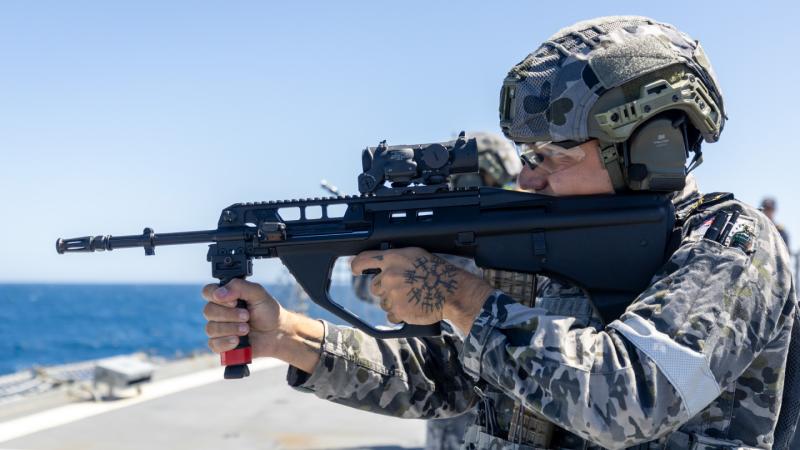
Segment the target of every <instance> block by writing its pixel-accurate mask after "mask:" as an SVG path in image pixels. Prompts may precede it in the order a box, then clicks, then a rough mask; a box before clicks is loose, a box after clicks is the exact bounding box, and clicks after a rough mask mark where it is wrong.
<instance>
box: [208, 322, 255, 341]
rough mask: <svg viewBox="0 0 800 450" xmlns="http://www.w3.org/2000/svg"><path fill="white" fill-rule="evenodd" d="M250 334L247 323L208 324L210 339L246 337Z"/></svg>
mask: <svg viewBox="0 0 800 450" xmlns="http://www.w3.org/2000/svg"><path fill="white" fill-rule="evenodd" d="M249 332H250V327H249V326H248V325H247V324H246V323H227V322H208V323H207V324H206V336H208V337H210V338H218V337H230V336H244V335H246V334H247V333H249Z"/></svg>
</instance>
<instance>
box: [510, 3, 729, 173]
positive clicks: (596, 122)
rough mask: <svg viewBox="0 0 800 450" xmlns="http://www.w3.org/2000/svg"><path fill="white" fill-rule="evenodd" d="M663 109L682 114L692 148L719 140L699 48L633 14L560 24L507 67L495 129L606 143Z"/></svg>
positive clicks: (711, 77) (710, 76)
mask: <svg viewBox="0 0 800 450" xmlns="http://www.w3.org/2000/svg"><path fill="white" fill-rule="evenodd" d="M669 111H679V112H682V113H684V114H685V116H686V117H687V118H688V122H689V123H688V125H691V127H690V128H692V129H693V137H696V143H695V142H693V143H691V144H692V145H690V147H692V148H691V149H692V150H699V144H700V140H701V139H705V140H706V141H707V142H716V141H717V140H718V139H719V136H720V133H721V132H722V128H723V126H724V123H725V113H724V109H723V102H722V93H721V91H720V88H719V83H718V82H717V79H716V75H715V74H714V71H713V69H712V68H711V64H710V62H709V60H708V58H707V57H706V55H705V52H704V51H703V48H702V47H701V46H700V44H699V42H697V41H695V40H692V39H691V38H690V37H689V36H687V35H686V34H684V33H682V32H680V31H679V30H677V29H676V28H675V27H673V26H672V25H668V24H664V23H660V22H656V21H654V20H652V19H649V18H647V17H637V16H612V17H601V18H597V19H592V20H587V21H583V22H579V23H577V24H575V25H572V26H570V27H567V28H564V29H562V30H561V31H559V32H557V33H556V34H554V35H553V36H551V37H550V38H549V39H548V40H547V41H545V42H544V43H543V44H542V45H541V46H540V47H539V48H538V49H537V50H535V51H534V52H533V53H531V54H530V55H528V56H527V57H526V58H525V59H524V60H523V61H522V62H520V63H519V64H517V65H515V66H514V67H513V68H512V69H511V71H510V72H509V74H508V76H507V77H506V79H505V81H504V82H503V87H502V90H501V95H500V126H501V128H502V129H503V133H504V134H505V135H506V136H507V137H508V138H509V139H511V140H512V141H514V142H517V143H530V142H541V141H552V142H563V141H568V142H578V143H579V142H585V141H587V140H590V139H597V140H599V141H600V145H601V148H603V147H611V145H612V144H619V143H623V142H625V141H627V140H628V139H630V138H631V136H632V135H634V133H635V132H636V130H637V128H639V127H640V126H641V125H642V124H644V123H645V122H647V121H648V120H650V119H651V118H653V117H654V116H656V115H661V114H662V113H665V112H669ZM695 147H696V148H695ZM603 157H604V160H606V161H607V160H608V159H609V158H612V155H610V154H604V155H603ZM612 159H613V158H612ZM683 161H684V162H685V158H684V160H683ZM698 164H699V162H698ZM607 167H609V165H608V164H607ZM611 172H612V171H611V170H609V173H611ZM611 175H612V179H613V178H614V174H613V173H612V174H611ZM684 176H685V174H684ZM614 181H615V187H618V184H619V183H620V179H619V178H617V179H616V180H614ZM625 181H626V183H627V181H628V180H627V176H626V178H625ZM628 184H630V183H628Z"/></svg>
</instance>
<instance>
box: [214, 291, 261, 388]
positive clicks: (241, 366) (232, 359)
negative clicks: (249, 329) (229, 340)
mask: <svg viewBox="0 0 800 450" xmlns="http://www.w3.org/2000/svg"><path fill="white" fill-rule="evenodd" d="M228 281H230V280H227V281H223V282H221V283H220V286H224V285H225V284H227V282H228ZM236 307H237V308H242V309H244V310H247V302H246V301H244V300H241V299H239V300H237V301H236ZM219 356H220V362H221V363H222V365H223V366H225V379H228V380H231V379H238V378H244V377H247V376H249V375H250V368H249V367H248V366H247V365H248V364H249V363H251V362H252V361H253V349H252V348H251V347H250V337H249V336H247V335H244V336H239V345H237V346H236V348H235V349H233V350H229V351H227V352H222V353H221V354H220V355H219Z"/></svg>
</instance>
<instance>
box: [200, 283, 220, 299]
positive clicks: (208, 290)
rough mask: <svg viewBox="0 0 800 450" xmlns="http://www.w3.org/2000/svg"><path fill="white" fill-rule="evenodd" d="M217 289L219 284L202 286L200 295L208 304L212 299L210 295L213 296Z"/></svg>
mask: <svg viewBox="0 0 800 450" xmlns="http://www.w3.org/2000/svg"><path fill="white" fill-rule="evenodd" d="M218 288H219V284H217V283H212V284H207V285H205V286H203V294H202V295H203V298H204V299H206V300H208V301H209V302H210V301H211V299H212V295H213V294H214V291H216V290H217V289H218Z"/></svg>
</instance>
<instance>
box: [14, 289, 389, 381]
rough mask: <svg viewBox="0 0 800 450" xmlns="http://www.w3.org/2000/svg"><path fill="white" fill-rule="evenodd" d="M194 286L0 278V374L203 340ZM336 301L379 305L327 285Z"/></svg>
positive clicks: (291, 298) (288, 299)
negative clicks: (8, 281)
mask: <svg viewBox="0 0 800 450" xmlns="http://www.w3.org/2000/svg"><path fill="white" fill-rule="evenodd" d="M201 287H202V286H201V285H194V284H181V285H163V284H141V285H133V284H130V285H128V284H113V285H112V284H0V375H3V374H8V373H13V372H18V371H22V370H27V369H30V368H32V367H37V366H50V365H57V364H65V363H72V362H78V361H86V360H91V359H97V358H104V357H109V356H114V355H122V354H130V353H135V352H146V353H148V354H151V355H156V356H161V357H165V358H177V357H181V356H185V355H189V354H191V353H193V352H200V351H208V348H207V347H206V336H205V331H204V329H205V328H204V327H205V319H204V318H203V306H204V304H205V300H203V298H202V297H201V296H200V289H201ZM267 289H268V290H269V291H270V292H271V293H272V294H273V295H274V296H275V298H277V299H279V300H280V301H281V304H282V305H283V306H284V307H286V308H287V309H291V310H301V311H305V312H307V313H308V315H309V316H311V317H314V318H321V319H326V320H330V321H332V322H335V323H342V321H341V320H339V319H338V318H335V317H334V316H333V315H332V314H330V313H328V312H327V311H325V310H323V309H322V308H320V307H319V306H317V305H316V304H314V303H313V302H311V301H303V300H302V298H301V296H299V295H297V290H296V289H295V287H294V286H293V285H291V284H276V285H270V286H267ZM331 292H332V293H331V295H332V296H333V297H334V298H335V299H337V301H338V302H339V303H340V304H342V305H344V306H345V307H347V308H348V309H350V310H352V311H353V312H355V313H356V314H358V315H359V316H361V317H364V318H366V319H367V320H369V321H370V323H384V316H383V314H382V311H380V309H378V308H376V307H374V306H371V305H367V304H365V303H363V302H361V301H359V300H357V299H355V296H354V295H353V294H352V290H351V289H350V286H336V285H334V286H333V287H332V288H331Z"/></svg>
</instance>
